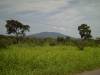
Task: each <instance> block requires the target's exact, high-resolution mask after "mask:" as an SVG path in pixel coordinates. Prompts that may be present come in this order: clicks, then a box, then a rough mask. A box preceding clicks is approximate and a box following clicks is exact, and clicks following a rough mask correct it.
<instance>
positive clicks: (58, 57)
mask: <svg viewBox="0 0 100 75" xmlns="http://www.w3.org/2000/svg"><path fill="white" fill-rule="evenodd" d="M5 50H6V51H5ZM97 68H100V47H86V48H85V50H84V51H80V50H78V48H77V47H75V46H61V45H59V46H53V47H51V46H42V47H41V46H35V47H33V46H32V45H30V44H17V45H12V46H10V47H9V48H8V49H4V50H2V51H0V74H1V75H70V74H75V73H77V72H83V71H87V70H93V69H97Z"/></svg>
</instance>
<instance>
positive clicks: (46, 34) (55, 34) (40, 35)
mask: <svg viewBox="0 0 100 75" xmlns="http://www.w3.org/2000/svg"><path fill="white" fill-rule="evenodd" d="M29 37H31V38H32V37H35V38H47V37H51V38H57V37H69V36H66V35H64V34H61V33H58V32H41V33H36V34H33V35H29Z"/></svg>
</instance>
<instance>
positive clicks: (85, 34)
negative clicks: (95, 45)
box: [78, 24, 92, 39]
mask: <svg viewBox="0 0 100 75" xmlns="http://www.w3.org/2000/svg"><path fill="white" fill-rule="evenodd" d="M78 30H79V34H80V36H81V38H82V39H90V38H91V37H92V36H91V29H90V27H89V26H88V25H87V24H81V26H79V27H78Z"/></svg>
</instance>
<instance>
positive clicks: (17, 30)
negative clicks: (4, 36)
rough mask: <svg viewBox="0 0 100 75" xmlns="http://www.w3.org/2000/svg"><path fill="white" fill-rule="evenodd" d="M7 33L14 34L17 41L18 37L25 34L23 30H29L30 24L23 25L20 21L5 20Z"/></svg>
mask: <svg viewBox="0 0 100 75" xmlns="http://www.w3.org/2000/svg"><path fill="white" fill-rule="evenodd" d="M5 27H6V29H7V33H8V34H15V36H16V38H17V42H18V38H19V37H20V36H25V32H26V31H29V29H30V26H29V25H24V24H22V23H21V22H19V21H17V20H7V21H6V25H5Z"/></svg>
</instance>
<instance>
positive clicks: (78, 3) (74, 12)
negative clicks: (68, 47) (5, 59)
mask: <svg viewBox="0 0 100 75" xmlns="http://www.w3.org/2000/svg"><path fill="white" fill-rule="evenodd" d="M8 19H15V20H18V21H20V22H22V23H23V24H28V25H30V26H31V31H30V32H29V33H28V34H34V33H39V32H59V33H62V34H65V35H68V36H72V37H79V34H78V30H77V27H78V26H79V25H80V24H83V23H85V24H88V25H89V26H90V27H91V29H92V35H93V37H100V25H99V24H100V21H99V19H100V0H0V34H5V33H6V29H5V23H6V22H5V21H6V20H8Z"/></svg>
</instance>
